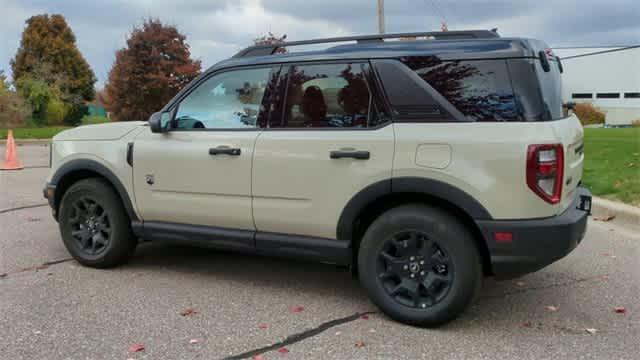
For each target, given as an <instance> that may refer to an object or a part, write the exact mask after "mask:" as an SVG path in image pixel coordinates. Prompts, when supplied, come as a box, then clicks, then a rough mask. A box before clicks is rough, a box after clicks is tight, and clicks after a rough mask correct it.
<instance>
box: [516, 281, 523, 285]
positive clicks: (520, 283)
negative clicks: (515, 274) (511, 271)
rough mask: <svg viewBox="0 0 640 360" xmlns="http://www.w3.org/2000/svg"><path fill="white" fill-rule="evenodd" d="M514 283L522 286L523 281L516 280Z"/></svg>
mask: <svg viewBox="0 0 640 360" xmlns="http://www.w3.org/2000/svg"><path fill="white" fill-rule="evenodd" d="M516 285H518V286H524V281H518V282H516Z"/></svg>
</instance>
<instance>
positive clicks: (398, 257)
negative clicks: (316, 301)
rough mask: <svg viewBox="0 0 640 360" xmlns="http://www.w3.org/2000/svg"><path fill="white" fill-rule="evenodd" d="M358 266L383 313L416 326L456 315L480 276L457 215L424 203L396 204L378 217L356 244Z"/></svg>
mask: <svg viewBox="0 0 640 360" xmlns="http://www.w3.org/2000/svg"><path fill="white" fill-rule="evenodd" d="M358 270H359V274H360V281H361V283H362V285H363V286H364V288H365V289H366V290H367V292H368V293H369V296H370V297H371V299H372V301H373V302H374V303H375V304H376V305H377V306H378V307H379V308H380V309H381V310H382V311H383V312H384V313H386V314H387V315H388V316H390V317H391V318H393V319H396V320H398V321H401V322H403V323H407V324H411V325H418V326H436V325H440V324H443V323H445V322H448V321H450V320H452V319H454V318H455V317H456V316H458V315H459V314H460V313H461V312H462V311H463V310H464V309H465V308H466V307H467V306H468V305H469V304H470V303H471V301H472V300H473V298H474V296H475V294H476V292H477V291H478V289H479V287H480V285H481V281H482V267H481V263H480V255H479V252H478V250H477V248H476V245H475V242H474V239H473V236H472V234H471V233H470V232H469V231H468V230H467V228H466V227H465V226H464V224H462V223H460V222H459V221H458V220H457V219H456V218H455V217H453V216H451V215H449V214H448V213H446V212H443V211H441V210H439V209H436V208H432V207H428V206H423V205H404V206H400V207H397V208H394V209H391V210H389V211H387V212H386V213H384V214H382V215H381V216H380V217H379V218H378V219H376V220H375V221H374V222H373V223H372V224H371V226H369V228H368V229H367V231H366V232H365V234H364V237H363V239H362V242H361V244H360V250H359V252H358Z"/></svg>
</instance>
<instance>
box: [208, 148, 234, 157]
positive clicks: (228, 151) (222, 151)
mask: <svg viewBox="0 0 640 360" xmlns="http://www.w3.org/2000/svg"><path fill="white" fill-rule="evenodd" d="M209 155H231V156H238V155H240V148H232V147H228V146H218V147H215V148H210V149H209Z"/></svg>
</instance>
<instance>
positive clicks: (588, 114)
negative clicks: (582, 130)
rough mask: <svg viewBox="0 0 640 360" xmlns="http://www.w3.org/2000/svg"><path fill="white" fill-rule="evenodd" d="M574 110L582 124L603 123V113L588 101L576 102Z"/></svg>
mask: <svg viewBox="0 0 640 360" xmlns="http://www.w3.org/2000/svg"><path fill="white" fill-rule="evenodd" d="M573 112H575V114H576V116H577V117H578V119H580V122H581V123H582V125H592V124H604V119H605V113H604V112H602V111H601V110H600V109H598V108H597V107H595V106H593V105H591V104H590V103H578V104H576V107H575V109H574V110H573Z"/></svg>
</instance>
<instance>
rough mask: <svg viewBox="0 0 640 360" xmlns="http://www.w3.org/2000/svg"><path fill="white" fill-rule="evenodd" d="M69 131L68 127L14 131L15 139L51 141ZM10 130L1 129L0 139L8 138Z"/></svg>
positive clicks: (25, 128)
mask: <svg viewBox="0 0 640 360" xmlns="http://www.w3.org/2000/svg"><path fill="white" fill-rule="evenodd" d="M66 129H69V127H68V126H47V127H23V128H15V129H13V137H14V138H16V139H50V138H52V137H53V136H54V135H55V134H57V133H59V132H60V131H62V130H66ZM7 132H8V129H0V139H6V138H7Z"/></svg>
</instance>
